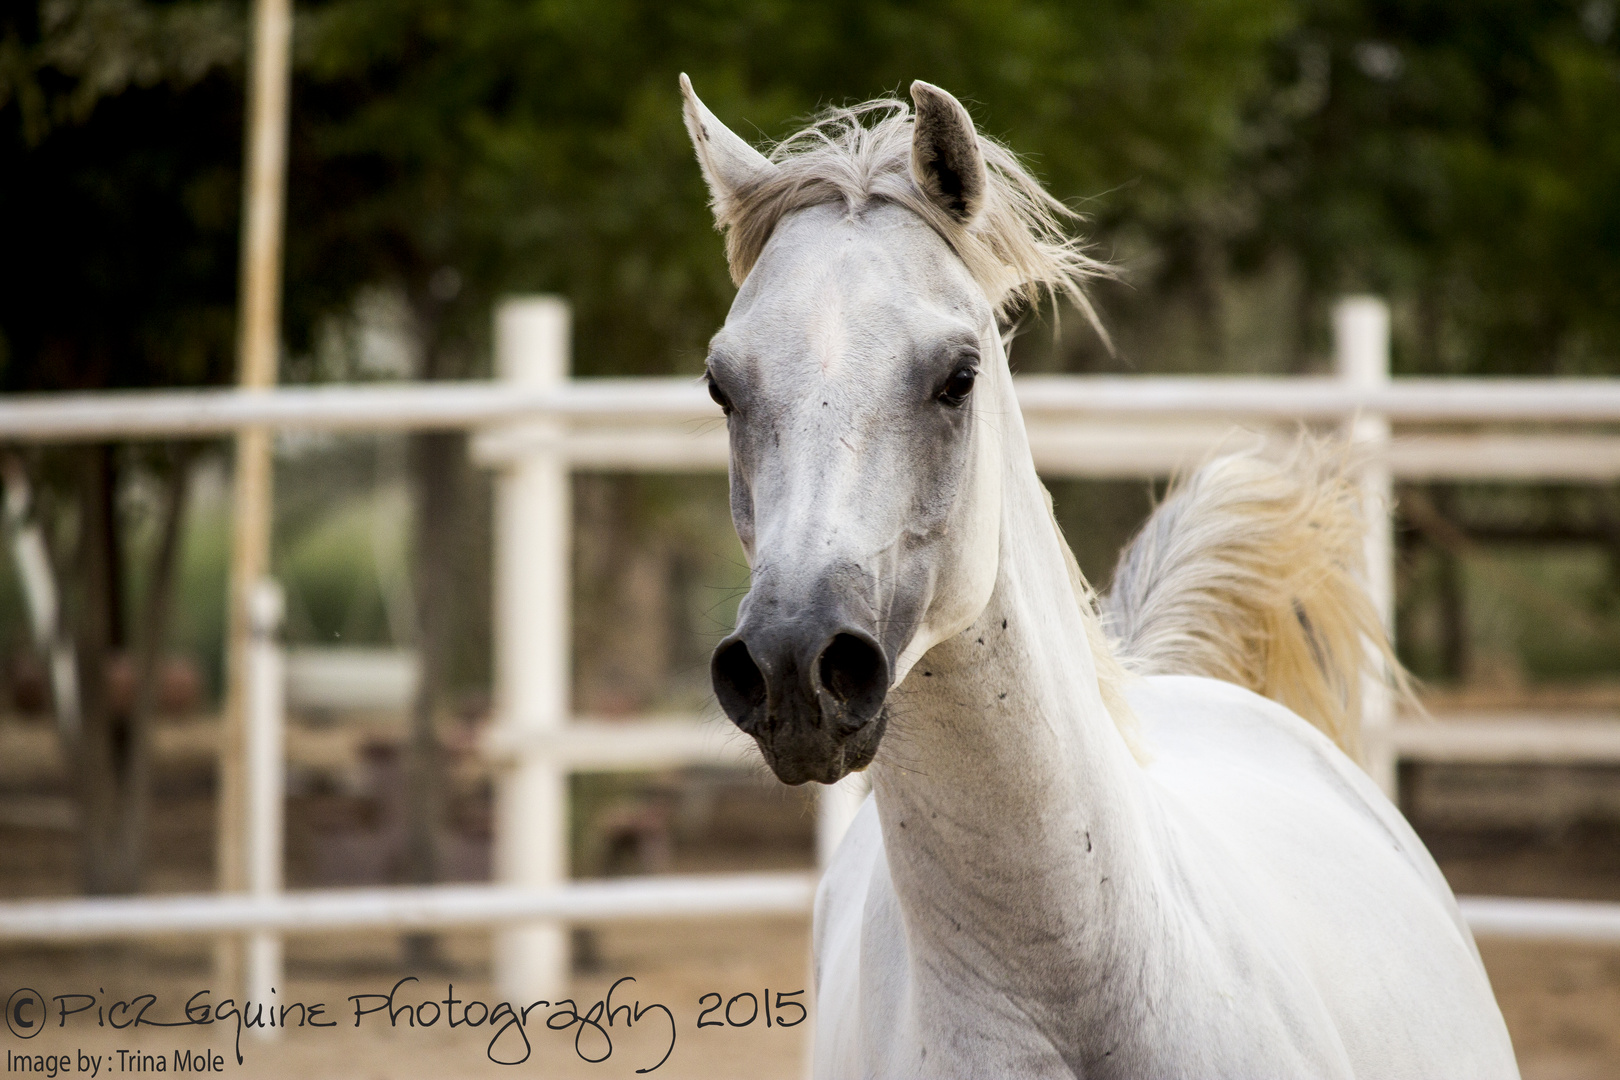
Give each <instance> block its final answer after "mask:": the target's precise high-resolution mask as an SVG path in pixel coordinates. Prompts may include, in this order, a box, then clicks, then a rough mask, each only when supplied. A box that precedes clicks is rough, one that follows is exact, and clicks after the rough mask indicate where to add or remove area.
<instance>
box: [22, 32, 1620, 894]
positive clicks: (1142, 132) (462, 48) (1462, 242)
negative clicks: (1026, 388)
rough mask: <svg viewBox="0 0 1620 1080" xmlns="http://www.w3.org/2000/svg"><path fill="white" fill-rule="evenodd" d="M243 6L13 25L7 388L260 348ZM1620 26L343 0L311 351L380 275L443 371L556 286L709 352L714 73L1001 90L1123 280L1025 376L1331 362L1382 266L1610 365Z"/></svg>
mask: <svg viewBox="0 0 1620 1080" xmlns="http://www.w3.org/2000/svg"><path fill="white" fill-rule="evenodd" d="M242 9H243V5H242V0H216V2H208V0H179V2H176V0H167V2H160V0H41V2H39V3H35V4H26V3H25V4H14V5H11V6H10V7H9V8H7V9H6V11H5V13H4V14H0V125H3V132H4V135H3V145H0V230H3V234H0V235H3V236H4V238H5V243H6V250H7V253H8V255H11V256H12V257H11V258H10V259H8V260H7V263H6V265H5V266H4V267H3V268H0V275H3V276H0V386H3V387H4V389H7V390H21V389H67V388H91V387H100V386H135V385H148V384H154V383H198V382H209V381H217V380H219V379H221V378H222V377H223V376H224V375H225V373H226V372H228V371H229V370H230V366H231V363H230V360H231V356H232V322H233V306H234V304H233V301H234V295H235V273H236V228H237V214H238V198H239V194H238V192H239V187H238V184H239V159H240V113H241V98H240V75H239V68H240V63H241V51H242V31H243V19H242ZM1617 48H1620V34H1617V29H1616V17H1615V4H1614V3H1613V2H1611V0H1483V2H1467V3H1465V2H1463V0H1138V2H1127V0H1093V2H1090V3H1087V4H1083V5H1080V4H1074V3H1072V2H1070V3H1065V2H1058V0H977V2H969V0H949V2H946V3H943V4H921V3H917V2H915V0H830V2H825V3H808V2H805V0H698V2H694V3H688V4H678V5H674V4H658V3H652V2H650V0H592V2H585V0H545V2H541V0H465V2H463V3H459V4H455V5H447V4H442V3H435V2H432V0H310V2H308V3H304V4H301V5H300V7H299V9H298V22H297V28H296V41H295V65H296V68H295V78H296V83H295V88H294V99H293V129H292V158H291V176H290V192H289V197H290V204H289V215H288V229H289V237H288V289H287V304H286V320H287V327H286V330H287V340H288V343H289V360H288V362H287V363H288V368H289V370H288V372H287V374H288V375H290V376H291V377H293V378H294V379H308V378H314V377H318V374H319V373H318V367H319V365H318V364H313V363H310V362H308V358H310V357H315V356H317V355H318V354H319V353H320V349H319V348H318V345H319V342H320V339H321V335H322V333H323V327H325V326H328V325H329V324H330V320H331V319H332V318H333V317H334V316H339V317H346V316H349V315H351V314H352V313H353V312H354V310H355V304H356V301H357V298H359V297H360V296H362V294H364V293H366V292H367V291H368V290H369V291H371V292H372V293H375V291H376V290H378V289H379V288H380V289H382V290H385V291H387V292H388V293H389V294H390V295H394V296H397V297H399V298H401V299H402V300H403V303H404V306H405V308H406V309H407V311H408V313H409V316H408V318H409V323H410V325H411V327H412V334H411V337H412V340H413V350H414V359H413V363H414V368H415V371H414V373H415V374H416V375H418V376H420V377H424V378H445V377H463V376H476V375H482V374H486V373H487V359H486V358H487V356H488V351H489V350H488V346H489V340H488V337H489V330H488V322H489V312H490V308H491V306H492V304H493V302H494V301H495V299H496V298H497V297H499V296H500V295H501V294H503V293H508V292H517V291H547V292H555V293H560V294H562V295H564V296H566V297H568V298H569V299H570V300H571V301H572V303H573V305H574V311H575V316H576V347H575V356H576V369H577V372H578V373H579V374H585V375H605V374H638V373H649V374H651V373H665V372H681V371H684V372H693V373H695V372H696V371H697V370H699V368H700V366H701V363H702V355H703V353H702V350H703V343H704V341H705V339H706V338H707V336H708V334H709V333H710V332H711V331H712V330H713V328H714V327H715V326H716V325H718V323H719V322H720V320H721V319H722V318H723V315H724V311H725V308H726V306H727V304H728V302H729V300H730V297H731V295H732V286H731V284H730V282H729V280H728V278H727V276H726V272H725V267H724V262H723V259H722V256H721V248H720V244H719V243H718V241H717V239H716V237H715V236H714V234H713V232H712V229H711V226H710V221H709V216H708V213H707V210H706V208H705V206H704V202H705V193H704V191H703V188H702V183H701V179H700V177H699V175H698V172H697V169H696V168H695V167H694V165H693V163H692V160H691V155H690V149H689V147H688V145H687V140H686V135H685V132H684V130H683V129H682V126H681V123H680V119H679V103H678V95H677V93H676V83H675V78H676V75H677V73H678V72H679V71H681V70H686V71H688V72H689V73H690V74H691V75H692V77H693V79H694V81H695V83H696V84H697V86H698V89H699V90H700V92H701V93H702V94H703V95H704V97H705V99H706V100H707V101H708V102H709V103H710V105H711V106H712V107H713V108H714V109H715V110H716V111H717V112H718V113H719V114H720V115H721V116H722V117H723V118H724V119H725V120H727V121H728V122H729V123H731V124H732V125H733V126H734V127H735V128H736V129H737V130H739V131H740V132H743V133H744V134H747V135H750V136H757V137H758V139H759V140H760V141H763V140H766V139H768V138H773V137H781V136H784V135H786V134H788V133H790V132H791V131H792V130H794V128H795V126H796V125H797V124H798V123H799V122H800V121H801V120H802V119H803V118H804V117H805V116H806V115H808V114H810V113H812V112H813V111H814V110H815V109H816V108H818V107H819V106H822V105H825V104H829V103H835V102H851V101H857V100H861V99H864V98H867V97H871V96H873V95H876V94H880V93H884V92H898V93H902V94H903V93H904V89H905V86H906V85H907V83H908V82H909V81H910V80H911V79H912V78H915V77H922V78H927V79H929V80H931V81H934V82H938V83H940V84H942V85H945V86H947V87H949V88H950V89H952V90H953V91H954V92H956V93H957V94H958V95H960V96H961V97H962V98H963V99H964V100H965V101H967V102H968V104H969V107H970V108H971V110H972V111H973V112H974V114H975V116H976V117H977V118H978V120H979V121H980V123H981V125H982V126H983V127H984V129H985V130H987V131H989V132H991V133H993V134H994V135H996V136H998V137H1000V138H1002V139H1004V140H1005V141H1006V142H1008V143H1009V144H1010V145H1011V146H1013V147H1014V148H1015V149H1017V150H1018V151H1020V152H1021V153H1023V154H1025V155H1026V156H1027V157H1029V159H1030V160H1031V162H1032V164H1033V165H1034V167H1035V169H1036V171H1037V172H1038V173H1039V174H1040V175H1041V176H1043V177H1044V178H1045V179H1046V180H1047V182H1048V183H1049V185H1050V187H1051V188H1052V190H1053V191H1054V192H1055V193H1057V194H1058V195H1059V196H1060V197H1062V198H1065V199H1068V200H1070V201H1071V202H1073V204H1074V205H1076V206H1077V207H1079V208H1081V209H1084V210H1086V211H1087V212H1089V213H1090V214H1091V215H1092V216H1093V224H1092V226H1091V228H1092V229H1093V230H1094V235H1095V238H1096V240H1097V243H1098V246H1099V249H1100V250H1101V252H1102V253H1103V254H1104V255H1107V256H1111V257H1114V258H1116V259H1118V260H1119V262H1120V263H1121V264H1122V266H1123V268H1124V271H1125V274H1124V276H1125V279H1126V280H1125V283H1124V284H1120V285H1102V286H1099V290H1098V295H1099V297H1100V299H1101V302H1102V305H1103V307H1104V310H1105V315H1106V318H1107V319H1108V321H1109V323H1110V325H1111V328H1112V329H1114V331H1115V334H1116V337H1117V338H1118V340H1119V341H1120V342H1121V346H1120V350H1119V354H1118V355H1117V356H1114V357H1111V356H1109V355H1108V354H1107V353H1106V351H1105V350H1103V349H1102V348H1101V347H1100V345H1099V343H1098V342H1097V341H1096V339H1095V336H1094V335H1092V334H1091V332H1090V331H1089V330H1088V329H1087V328H1086V327H1085V326H1084V324H1083V322H1082V320H1078V319H1070V320H1067V321H1066V322H1065V323H1064V332H1063V334H1062V335H1061V337H1059V338H1058V339H1057V340H1056V342H1055V343H1053V342H1052V341H1051V340H1050V339H1049V338H1048V336H1047V335H1041V334H1030V335H1027V336H1026V337H1025V338H1023V339H1021V340H1020V341H1019V343H1018V345H1017V351H1016V354H1015V355H1016V358H1017V360H1018V362H1019V363H1020V365H1022V366H1024V367H1026V368H1028V367H1037V366H1050V367H1058V368H1068V369H1086V368H1096V367H1108V366H1113V367H1119V366H1123V367H1128V368H1131V369H1134V370H1144V371H1145V370H1155V369H1157V370H1164V369H1172V368H1178V367H1179V368H1187V367H1191V366H1193V365H1195V364H1196V365H1197V366H1199V367H1201V368H1203V369H1206V370H1208V369H1210V368H1214V369H1217V370H1232V369H1240V368H1241V369H1249V370H1254V369H1262V368H1267V369H1278V370H1296V369H1300V368H1303V367H1305V366H1308V365H1309V364H1310V363H1312V362H1313V358H1314V357H1317V356H1319V354H1320V353H1321V352H1322V346H1323V345H1324V343H1325V336H1326V330H1325V327H1326V309H1327V306H1328V304H1329V303H1330V301H1331V299H1332V298H1333V297H1334V296H1335V295H1337V294H1338V293H1340V292H1342V291H1344V290H1346V289H1352V288H1355V289H1375V290H1378V291H1381V292H1384V293H1386V294H1387V295H1390V296H1391V297H1392V298H1393V299H1394V300H1395V302H1396V312H1397V346H1398V348H1397V362H1398V365H1399V367H1400V368H1401V369H1402V370H1405V371H1414V372H1415V371H1435V372H1441V371H1447V372H1449V371H1456V372H1486V371H1490V372H1501V373H1520V372H1522V373H1533V372H1577V371H1589V372H1598V371H1606V372H1612V371H1614V370H1615V361H1616V358H1617V357H1620V321H1617V320H1620V309H1617V307H1616V304H1615V302H1614V298H1615V297H1616V296H1620V200H1617V199H1616V198H1615V197H1614V193H1615V191H1616V190H1620V125H1616V124H1615V123H1614V120H1613V118H1614V117H1615V116H1616V115H1620V74H1617V71H1620V53H1617ZM75 455H76V456H75ZM75 455H69V454H65V453H64V454H58V455H51V456H50V458H49V460H48V461H45V464H47V465H49V466H50V468H52V469H54V470H55V471H56V473H57V474H60V475H61V476H63V477H67V476H68V475H70V474H71V475H72V476H76V477H79V478H80V479H78V480H76V481H74V482H73V484H76V485H77V486H73V485H70V484H68V482H67V481H66V480H65V479H64V480H62V481H61V482H60V483H59V484H58V487H59V488H61V489H62V490H64V491H66V490H69V488H70V487H71V489H72V490H73V491H74V492H76V494H74V495H73V499H74V501H75V505H76V506H77V507H78V510H77V513H76V515H75V517H76V520H78V521H80V522H81V523H84V524H83V526H82V527H81V528H80V530H79V532H80V535H81V536H82V537H84V538H85V539H84V540H83V542H82V543H80V545H79V558H80V560H81V566H82V572H81V573H80V574H79V575H78V580H80V581H81V582H90V581H100V580H103V579H105V580H106V581H108V582H114V581H117V580H119V579H120V574H119V570H118V559H119V556H118V555H117V554H116V552H118V551H119V550H121V548H120V541H119V539H118V536H117V532H118V528H119V526H118V524H117V523H118V521H119V515H118V512H117V509H116V506H115V505H114V500H112V498H111V496H110V493H111V492H113V491H115V490H116V487H117V484H118V479H117V474H118V471H119V470H120V469H127V468H128V467H129V462H130V459H129V458H128V457H121V456H120V455H118V454H114V453H112V452H111V451H110V450H106V449H101V450H85V451H83V452H75ZM409 457H410V461H411V462H412V472H413V475H414V477H415V480H414V485H415V493H416V497H415V524H414V527H413V548H414V558H415V567H416V570H415V590H416V592H417V594H418V595H417V603H416V605H415V607H416V610H417V611H418V612H419V613H423V614H425V615H429V616H433V617H432V618H423V619H421V620H420V623H419V625H418V627H417V631H416V636H417V639H418V640H417V645H418V647H419V648H420V649H421V650H422V657H423V662H424V670H425V672H426V675H427V677H426V678H425V679H424V682H423V688H422V693H421V698H420V700H419V701H418V703H417V707H416V710H415V716H416V719H415V723H414V728H415V730H416V732H417V735H416V744H417V753H416V755H415V759H414V760H415V761H416V767H415V768H414V769H413V773H412V775H413V776H414V777H415V779H414V780H413V781H412V782H413V786H414V787H415V788H416V790H417V792H418V796H419V797H418V798H417V799H414V800H413V802H414V803H415V804H416V805H417V806H418V810H417V811H416V812H415V813H416V817H415V819H414V824H413V834H414V835H415V836H416V841H415V842H414V844H413V851H414V852H415V855H414V856H413V859H414V863H415V867H414V869H413V871H412V873H413V876H417V877H424V878H425V877H427V876H431V873H432V864H433V861H434V856H433V851H432V839H431V822H432V820H433V818H434V816H435V815H436V811H434V810H433V804H434V801H435V798H436V796H435V795H434V794H433V792H434V790H435V785H436V780H435V778H434V771H433V767H432V761H433V752H432V732H431V721H432V716H433V712H434V710H435V708H437V707H438V706H439V703H440V701H441V699H442V695H443V683H444V679H445V674H444V672H445V667H446V664H447V662H448V661H447V660H446V656H447V650H448V648H449V644H448V639H452V638H453V637H454V632H453V625H454V624H453V623H452V622H450V621H449V619H448V617H447V616H446V612H447V611H448V610H449V609H452V608H455V607H456V606H457V604H458V603H459V602H460V601H459V597H457V596H456V595H455V594H456V589H455V588H454V585H453V582H452V579H451V578H450V577H449V576H448V574H449V573H450V570H451V568H453V567H455V566H456V565H457V562H458V560H457V559H456V558H455V557H454V555H453V554H450V553H451V551H452V548H453V545H454V543H455V539H454V538H455V536H456V535H457V533H456V530H457V529H458V528H459V527H460V526H459V524H458V523H459V522H460V521H461V520H462V519H464V518H465V517H466V514H465V507H464V506H463V505H461V504H459V503H458V501H457V498H458V492H459V491H460V490H461V489H462V488H464V487H465V480H466V472H465V469H466V466H465V463H464V450H463V447H462V442H461V440H460V439H459V437H454V436H444V435H422V436H419V437H417V438H416V439H415V440H414V441H413V443H412V447H411V450H410V454H409ZM70 458H71V459H72V460H73V462H75V464H74V465H73V466H72V468H71V469H69V466H68V464H66V463H67V462H68V460H69V459H70ZM42 460H44V459H42ZM97 492H99V494H97ZM1527 497H1528V496H1527ZM599 501H601V502H602V504H603V505H605V506H621V505H627V504H625V502H624V500H622V499H603V500H599ZM97 507H100V509H97ZM109 507H111V508H112V509H108V508H109ZM1459 512H1462V511H1459ZM97 514H101V515H102V516H103V517H105V518H106V519H107V520H108V521H111V522H112V523H113V524H112V526H111V530H110V531H107V530H101V531H100V532H98V530H97V529H95V528H91V527H90V525H92V524H94V523H95V522H97V521H98V520H100V519H99V518H97V517H96V515H97ZM109 515H110V516H109ZM618 516H619V517H621V518H626V519H628V518H630V517H633V516H634V515H632V514H629V513H628V512H625V513H620V514H619V515H618ZM1464 524H1466V522H1464ZM626 527H628V526H626ZM103 534H105V536H107V537H109V538H110V539H107V540H105V541H103V540H98V539H95V537H96V536H98V535H103ZM160 546H161V545H160ZM671 557H672V558H673V557H674V554H671ZM92 564H95V565H94V566H93V565H92ZM96 566H99V567H100V569H96V568H95V567H96ZM98 574H99V575H101V576H100V577H97V576H96V575H98ZM656 577H657V575H655V574H640V575H636V578H637V579H638V580H641V579H643V578H647V579H651V578H656ZM95 591H96V590H92V589H87V588H86V589H81V592H83V593H84V594H85V595H86V597H89V596H90V594H91V593H93V592H95ZM105 595H106V596H107V597H108V598H109V599H108V601H107V606H108V611H107V612H106V613H99V614H98V613H95V612H96V609H95V605H96V603H98V601H96V600H95V599H94V598H89V599H87V600H86V601H85V602H84V604H85V605H87V606H84V607H83V611H84V612H85V613H87V614H84V615H83V618H84V619H85V620H87V621H85V623H84V626H85V627H90V626H91V625H92V624H94V625H95V626H99V627H101V629H99V630H96V631H95V633H89V631H88V630H86V631H85V632H86V633H87V634H89V636H88V637H86V638H85V647H86V648H87V649H92V650H93V649H96V648H105V649H113V650H116V649H118V648H120V647H121V643H122V642H123V641H124V640H125V635H126V630H125V629H122V628H121V627H122V626H123V624H124V623H127V622H128V621H129V620H128V619H127V618H126V617H125V616H123V615H121V614H119V613H118V604H119V603H121V600H115V599H113V598H115V597H117V596H119V595H120V593H119V591H118V589H115V588H114V587H113V586H111V585H109V586H108V587H107V589H106V590H105ZM446 597H449V598H450V599H448V600H446V599H444V598H446ZM441 601H443V602H441ZM613 606H614V605H611V604H609V605H607V607H608V608H610V609H611V608H613ZM642 606H644V607H647V609H648V610H651V609H653V608H656V607H657V606H658V605H642ZM621 607H623V609H624V610H632V609H638V607H637V605H634V604H631V605H628V606H625V605H621ZM103 640H104V641H106V642H107V643H108V644H106V645H105V646H100V645H97V642H98V641H103ZM87 666H88V665H87Z"/></svg>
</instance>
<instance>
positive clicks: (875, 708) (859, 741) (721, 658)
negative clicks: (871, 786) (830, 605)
mask: <svg viewBox="0 0 1620 1080" xmlns="http://www.w3.org/2000/svg"><path fill="white" fill-rule="evenodd" d="M891 671H892V668H891V666H890V664H889V659H888V657H887V656H885V655H884V652H883V649H882V647H881V646H879V645H878V643H877V640H876V639H875V638H874V637H873V636H872V635H871V634H870V633H868V632H866V631H865V630H862V629H859V628H857V627H854V626H848V625H844V626H838V625H835V626H832V627H831V628H830V629H829V628H810V627H805V626H793V625H789V626H786V627H782V628H780V629H777V628H767V627H761V628H757V629H755V628H750V627H749V626H748V625H747V620H744V625H743V626H742V627H740V628H739V629H738V631H737V632H736V633H734V634H732V635H731V636H730V637H728V638H726V639H725V640H724V641H722V642H721V643H720V646H719V648H717V649H715V651H714V657H713V659H712V660H710V662H709V673H710V676H711V677H712V678H713V680H714V693H715V696H716V697H717V698H719V699H720V707H721V708H723V709H725V711H726V715H727V716H729V717H731V719H732V722H733V723H735V724H736V725H737V726H738V727H739V728H741V729H742V730H743V731H745V732H747V733H748V734H749V735H752V736H753V737H754V740H755V741H756V742H757V743H759V749H760V752H761V753H762V754H763V755H764V756H765V763H766V764H767V765H769V766H770V767H771V771H772V772H774V773H775V774H776V776H777V779H779V780H781V781H782V782H783V783H784V784H802V783H804V782H805V781H807V780H816V781H819V782H821V783H823V784H831V783H835V782H837V781H839V780H841V779H843V778H844V777H845V776H846V775H848V774H849V773H851V772H853V771H855V770H857V769H863V768H865V767H866V766H867V765H868V764H870V763H871V761H872V757H873V755H875V754H876V753H877V748H878V742H879V741H880V740H881V739H882V737H883V728H884V723H885V719H886V717H885V714H884V712H883V701H884V699H885V698H886V697H887V696H888V693H889V679H890V672H891Z"/></svg>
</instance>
